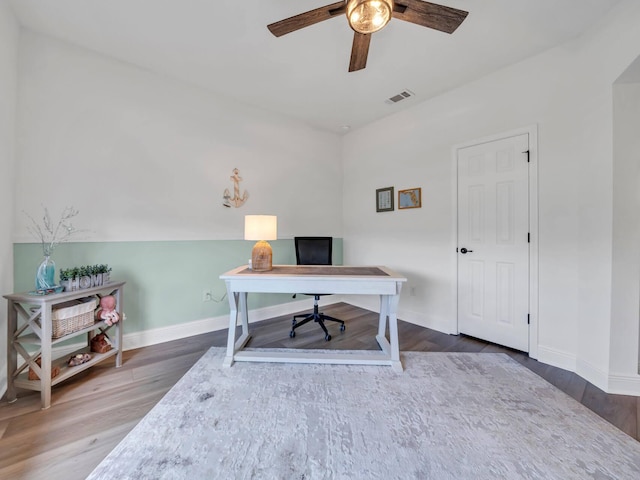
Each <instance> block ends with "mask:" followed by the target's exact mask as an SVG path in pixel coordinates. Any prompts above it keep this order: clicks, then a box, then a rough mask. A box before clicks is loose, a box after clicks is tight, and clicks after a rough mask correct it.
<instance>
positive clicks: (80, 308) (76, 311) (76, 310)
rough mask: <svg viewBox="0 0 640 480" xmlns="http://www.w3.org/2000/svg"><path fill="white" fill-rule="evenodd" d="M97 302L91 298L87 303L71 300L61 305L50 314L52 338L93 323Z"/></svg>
mask: <svg viewBox="0 0 640 480" xmlns="http://www.w3.org/2000/svg"><path fill="white" fill-rule="evenodd" d="M96 306H97V301H96V299H95V298H92V299H91V300H88V301H84V302H83V301H81V300H72V301H70V302H66V303H61V304H59V305H57V306H56V307H55V309H54V310H53V311H52V312H51V323H52V333H51V337H52V338H60V337H64V336H65V335H69V334H70V333H74V332H77V331H78V330H82V329H83V328H86V327H90V326H91V325H93V324H94V323H95V319H94V316H93V315H94V310H95V309H96Z"/></svg>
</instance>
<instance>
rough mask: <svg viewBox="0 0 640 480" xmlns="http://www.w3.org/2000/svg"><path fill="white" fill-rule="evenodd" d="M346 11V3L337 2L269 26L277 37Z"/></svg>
mask: <svg viewBox="0 0 640 480" xmlns="http://www.w3.org/2000/svg"><path fill="white" fill-rule="evenodd" d="M345 11H346V3H345V2H344V1H342V2H336V3H332V4H331V5H325V6H324V7H320V8H316V9H315V10H309V11H308V12H305V13H301V14H299V15H295V16H293V17H289V18H285V19H284V20H280V21H279V22H275V23H272V24H270V25H267V28H268V29H269V31H270V32H271V33H273V34H274V35H275V36H276V37H281V36H282V35H285V34H287V33H291V32H295V31H296V30H300V29H301V28H304V27H308V26H309V25H314V24H316V23H319V22H322V21H324V20H329V19H330V18H333V17H337V16H338V15H342V14H343V13H345Z"/></svg>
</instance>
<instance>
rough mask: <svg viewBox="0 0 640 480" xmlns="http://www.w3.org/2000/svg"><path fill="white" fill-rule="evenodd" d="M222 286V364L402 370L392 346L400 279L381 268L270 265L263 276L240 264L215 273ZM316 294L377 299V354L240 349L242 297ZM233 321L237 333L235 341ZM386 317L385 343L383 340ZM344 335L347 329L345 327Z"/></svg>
mask: <svg viewBox="0 0 640 480" xmlns="http://www.w3.org/2000/svg"><path fill="white" fill-rule="evenodd" d="M220 279H222V280H224V281H225V283H226V285H227V296H228V298H229V309H230V312H229V337H228V340H227V355H226V357H225V360H224V366H227V367H230V366H231V365H233V362H234V361H236V362H289V363H334V364H360V365H390V366H392V367H393V369H394V370H397V371H399V372H401V371H402V363H401V362H400V348H399V345H398V318H397V310H398V301H399V300H400V291H401V289H402V284H403V283H404V282H406V281H407V279H406V278H404V277H403V276H401V275H399V274H397V273H395V272H393V271H392V270H389V269H388V268H385V267H346V266H316V265H314V266H307V265H304V266H302V265H300V266H296V265H274V267H273V270H270V271H268V272H254V271H253V270H249V269H248V268H247V267H246V266H242V267H238V268H235V269H233V270H230V271H229V272H227V273H224V274H222V275H220ZM249 292H252V293H296V292H298V293H303V292H307V293H319V294H357V295H363V294H364V295H379V296H380V320H379V323H378V334H377V335H376V340H377V341H378V345H380V348H381V349H382V350H381V351H373V350H364V351H358V352H339V351H337V350H331V351H318V352H308V351H306V352H304V351H301V350H296V349H287V350H286V351H248V350H243V349H244V347H245V345H246V344H247V342H248V341H249V339H250V338H251V337H250V335H249V319H248V312H247V293H249ZM238 318H239V319H240V324H241V326H242V333H241V335H240V337H239V338H238V339H236V326H237V324H238ZM387 319H388V320H389V339H387V338H386V326H387ZM347 332H348V329H347Z"/></svg>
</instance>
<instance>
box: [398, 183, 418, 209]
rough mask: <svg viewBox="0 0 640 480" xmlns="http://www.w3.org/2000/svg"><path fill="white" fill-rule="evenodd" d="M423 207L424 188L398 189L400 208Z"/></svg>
mask: <svg viewBox="0 0 640 480" xmlns="http://www.w3.org/2000/svg"><path fill="white" fill-rule="evenodd" d="M420 207H422V189H421V188H409V189H407V190H398V210H402V209H405V208H420Z"/></svg>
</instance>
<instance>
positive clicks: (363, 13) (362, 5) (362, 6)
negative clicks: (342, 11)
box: [347, 0, 393, 34]
mask: <svg viewBox="0 0 640 480" xmlns="http://www.w3.org/2000/svg"><path fill="white" fill-rule="evenodd" d="M392 13H393V0H347V20H348V21H349V26H350V27H351V28H352V29H353V30H354V31H356V32H358V33H365V34H367V33H373V32H377V31H378V30H380V29H382V28H384V26H385V25H386V24H387V23H389V20H391V15H392Z"/></svg>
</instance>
